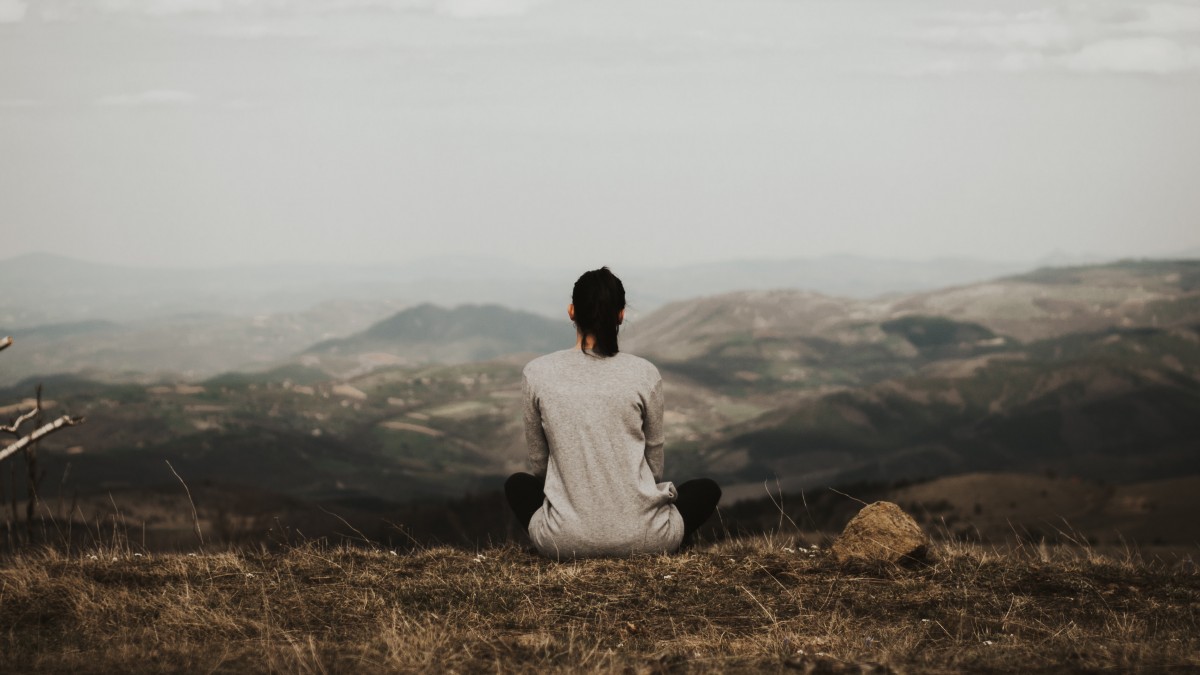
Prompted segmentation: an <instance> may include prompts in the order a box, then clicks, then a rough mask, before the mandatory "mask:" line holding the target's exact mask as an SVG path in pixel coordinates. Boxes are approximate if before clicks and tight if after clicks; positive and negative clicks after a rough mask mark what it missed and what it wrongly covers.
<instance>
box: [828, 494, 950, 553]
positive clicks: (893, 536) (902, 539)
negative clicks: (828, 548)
mask: <svg viewBox="0 0 1200 675" xmlns="http://www.w3.org/2000/svg"><path fill="white" fill-rule="evenodd" d="M928 550H929V535H927V534H925V531H924V530H922V529H921V526H920V525H918V524H917V521H915V520H913V519H912V516H909V515H908V514H907V513H905V512H904V510H903V509H901V508H900V507H899V506H896V505H895V504H893V503H891V502H875V503H874V504H869V505H867V506H865V507H863V510H861V511H859V512H858V515H856V516H854V518H852V519H851V520H850V522H849V523H847V524H846V529H844V530H842V534H841V536H840V537H838V538H837V541H835V542H834V543H833V555H834V557H835V558H837V560H838V562H843V563H845V562H851V561H854V562H883V563H899V562H905V561H913V560H923V559H924V558H925V555H926V553H927V552H928Z"/></svg>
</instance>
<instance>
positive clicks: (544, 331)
mask: <svg viewBox="0 0 1200 675" xmlns="http://www.w3.org/2000/svg"><path fill="white" fill-rule="evenodd" d="M1197 269H1198V263H1195V262H1189V261H1181V262H1173V263H1167V262H1124V263H1118V264H1114V265H1106V266H1096V267H1087V268H1077V269H1072V270H1054V271H1042V272H1038V273H1034V274H1030V275H1022V276H1018V277H1011V278H1006V279H1001V280H998V281H995V282H988V283H986V284H977V285H973V286H966V287H958V288H951V289H945V290H943V291H939V292H935V293H922V294H918V295H914V296H906V297H893V298H886V299H878V300H870V301H865V300H854V299H844V298H831V297H828V296H822V295H818V294H814V293H809V292H800V291H748V292H739V293H732V294H724V295H720V296H714V297H708V298H700V299H696V300H691V301H681V302H678V303H673V304H671V305H667V306H665V307H663V308H662V309H660V310H658V311H656V312H653V313H650V314H648V315H646V316H643V317H639V318H637V319H635V320H632V321H630V326H629V331H628V332H627V333H626V334H625V335H624V336H623V341H622V348H623V349H624V350H626V351H630V352H633V353H638V354H641V355H644V356H647V357H649V358H651V360H652V361H654V362H655V363H656V364H657V365H658V366H659V368H660V370H661V371H662V373H663V375H664V379H665V385H666V387H665V391H666V401H667V412H666V415H667V418H666V423H667V424H666V426H667V443H668V467H669V468H668V470H669V473H670V474H671V475H672V477H673V478H677V479H680V480H683V479H686V478H688V477H691V476H693V475H710V476H713V477H715V478H717V479H718V480H720V481H721V482H722V483H723V485H725V486H726V487H727V489H726V495H727V501H729V502H732V501H735V500H736V499H738V498H741V497H745V498H751V497H758V496H761V495H762V493H763V488H762V484H763V481H764V480H767V481H771V482H772V484H774V481H775V480H776V478H778V480H779V486H780V487H782V488H783V489H784V490H787V491H792V490H795V489H798V488H809V487H815V486H829V485H840V484H846V483H853V482H862V481H876V482H890V481H895V480H898V479H918V478H933V477H939V476H948V475H953V474H961V473H966V472H980V471H987V472H994V471H1008V472H1012V471H1020V472H1026V473H1033V474H1037V475H1042V474H1043V473H1045V472H1046V471H1052V472H1055V473H1056V474H1057V475H1059V476H1064V477H1065V476H1077V477H1084V478H1088V479H1092V480H1103V481H1108V482H1110V483H1111V482H1129V481H1149V480H1159V479H1164V478H1167V477H1170V476H1175V475H1189V474H1200V447H1198V446H1197V442H1198V441H1197V439H1200V313H1198V312H1200V303H1198V301H1197V297H1198V294H1200V290H1198V289H1197V284H1196V277H1197ZM1005 289H1012V294H1011V297H1010V296H1009V295H1008V291H1006V290H1005ZM981 298H983V299H982V300H981ZM1131 298H1132V300H1131ZM1055 303H1073V304H1069V305H1062V304H1055ZM109 329H110V327H109V326H106V325H103V324H99V325H85V326H78V327H60V328H57V329H55V330H56V331H59V332H61V333H64V334H66V333H72V332H74V333H79V332H80V331H92V332H93V334H103V333H104V332H105V331H106V330H109ZM54 332H55V331H51V330H47V333H46V335H47V339H54ZM571 338H572V335H571V328H570V325H569V324H567V323H566V322H565V321H562V322H554V321H552V320H549V319H544V318H541V317H539V316H537V315H532V314H525V313H520V312H514V311H512V310H507V309H504V308H501V307H497V306H463V307H458V308H455V309H445V308H440V307H436V306H433V305H422V306H418V307H414V308H410V309H407V310H404V311H401V312H399V313H396V314H394V315H393V316H391V317H389V318H387V319H385V320H383V321H379V322H377V323H374V324H372V325H370V326H366V327H364V328H363V329H362V330H361V331H359V332H358V333H355V334H352V335H349V336H347V337H343V338H338V339H334V340H327V341H323V342H319V343H317V344H315V345H312V346H311V347H309V348H308V349H304V350H302V351H299V355H298V356H297V357H295V358H294V359H292V360H289V361H285V362H282V363H280V364H279V365H278V366H277V367H275V368H272V369H269V370H259V371H254V372H236V373H227V374H224V375H221V376H218V377H212V378H208V379H190V380H189V379H183V378H178V377H173V376H165V377H160V378H157V379H154V380H150V381H147V379H146V378H145V377H144V376H141V377H139V379H136V380H127V381H120V380H121V378H120V377H119V376H113V375H111V374H109V375H108V376H107V377H106V378H105V381H102V382H101V381H95V379H94V378H93V379H86V378H81V377H78V376H75V377H66V376H64V377H54V378H41V379H44V380H45V384H46V393H47V397H48V398H52V399H54V406H55V407H54V408H52V411H57V410H70V411H71V412H72V413H75V414H85V415H87V416H88V418H89V419H88V422H87V424H85V425H83V426H80V427H75V428H72V429H70V430H68V431H65V432H63V433H61V434H59V435H57V436H54V437H52V438H51V439H48V440H47V441H45V442H44V443H43V447H42V467H43V468H44V469H45V471H46V476H47V481H48V484H53V483H54V482H55V481H60V480H61V479H62V478H63V477H64V476H68V475H69V480H67V481H66V484H65V485H63V486H62V487H61V489H62V490H65V491H66V493H67V494H70V492H71V491H79V492H80V493H81V494H82V493H87V492H91V493H93V494H104V493H106V492H108V491H117V492H118V493H121V492H122V491H127V492H128V493H129V494H138V493H139V491H141V493H145V492H146V491H147V490H154V489H158V488H159V487H161V486H163V485H166V484H171V483H172V481H173V480H174V478H173V477H172V476H170V474H169V472H167V471H166V470H165V463H164V460H170V461H171V463H172V465H173V466H175V467H176V468H177V469H178V470H179V471H180V472H181V474H182V475H183V476H185V477H186V478H187V479H188V480H189V481H198V482H199V483H201V484H202V485H203V486H204V487H205V489H209V490H213V491H218V492H219V490H220V489H223V487H222V486H225V487H228V488H229V489H231V490H235V491H241V492H238V494H243V493H244V491H245V490H246V489H258V490H260V491H261V493H262V494H263V495H264V498H265V497H266V496H268V495H272V494H273V495H276V497H275V498H273V501H271V500H268V501H270V503H271V504H276V505H277V504H279V503H285V502H286V500H288V499H290V500H300V501H303V502H305V503H309V504H327V505H337V504H340V505H342V506H345V507H346V508H355V509H364V510H367V511H371V510H376V511H377V510H380V509H382V510H386V509H389V508H391V506H389V505H396V504H400V503H402V502H406V501H410V500H412V499H415V498H425V497H439V498H443V497H444V498H449V497H456V496H460V495H463V494H465V493H470V492H475V491H479V490H486V489H493V488H495V486H497V485H499V482H500V480H501V479H502V477H503V476H504V475H505V474H506V473H508V472H511V471H513V470H517V469H519V468H521V467H522V466H523V458H524V448H523V439H522V434H521V427H520V404H521V402H520V371H521V367H522V365H523V364H524V362H525V361H527V360H528V358H529V356H531V355H532V354H533V353H538V352H545V351H550V350H553V349H559V348H563V347H566V346H569V345H570V344H571ZM25 344H26V343H25V342H19V343H18V345H17V346H15V347H14V348H12V349H9V350H7V351H6V352H5V354H4V358H3V359H2V360H0V366H5V365H8V364H9V363H16V362H19V361H20V360H21V358H22V351H21V349H22V348H23V346H24V345H25ZM435 360H437V361H442V363H437V362H434V361H435ZM446 361H459V363H445V362H446ZM31 393H32V382H25V383H23V384H22V385H21V386H18V387H10V388H8V389H5V390H0V403H7V402H16V401H19V400H21V399H23V398H25V397H27V396H29V395H30V394H31ZM68 465H69V466H70V469H69V471H68V469H67V466H68ZM264 503H265V502H264ZM286 503H291V502H286ZM263 508H264V509H265V508H267V506H264V507H263ZM270 508H271V509H277V508H278V507H277V506H271V507H270Z"/></svg>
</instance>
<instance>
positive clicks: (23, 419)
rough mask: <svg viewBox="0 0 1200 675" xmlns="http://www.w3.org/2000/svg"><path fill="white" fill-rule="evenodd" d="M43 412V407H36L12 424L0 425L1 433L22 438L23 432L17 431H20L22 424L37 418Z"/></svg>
mask: <svg viewBox="0 0 1200 675" xmlns="http://www.w3.org/2000/svg"><path fill="white" fill-rule="evenodd" d="M41 410H42V408H41V406H34V407H33V410H30V411H29V412H27V413H22V414H21V416H20V417H18V418H17V419H15V420H13V423H12V424H5V425H0V431H7V432H8V433H10V434H12V435H14V436H20V435H21V432H19V431H17V429H19V428H20V427H21V425H22V424H24V423H26V422H28V421H29V420H31V419H33V418H34V417H36V416H37V414H38V413H39V412H41Z"/></svg>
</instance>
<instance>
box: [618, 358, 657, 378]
mask: <svg viewBox="0 0 1200 675" xmlns="http://www.w3.org/2000/svg"><path fill="white" fill-rule="evenodd" d="M613 358H615V359H621V361H622V365H623V366H624V367H625V368H626V369H628V370H633V371H636V372H638V373H639V374H641V375H642V376H644V377H646V378H648V379H649V380H650V381H651V382H654V381H656V380H660V379H662V375H660V374H659V372H658V367H657V366H655V365H654V364H653V363H650V361H649V360H647V359H644V358H642V357H640V356H636V355H634V354H630V353H629V352H618V353H617V354H616V356H614V357H613Z"/></svg>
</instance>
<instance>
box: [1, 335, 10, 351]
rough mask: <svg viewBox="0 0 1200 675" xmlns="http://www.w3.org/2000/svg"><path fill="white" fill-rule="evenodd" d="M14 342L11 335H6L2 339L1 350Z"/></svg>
mask: <svg viewBox="0 0 1200 675" xmlns="http://www.w3.org/2000/svg"><path fill="white" fill-rule="evenodd" d="M12 343H13V339H12V338H11V337H5V338H3V339H0V352H2V351H4V350H5V349H8V348H9V347H10V346H11V345H12Z"/></svg>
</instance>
